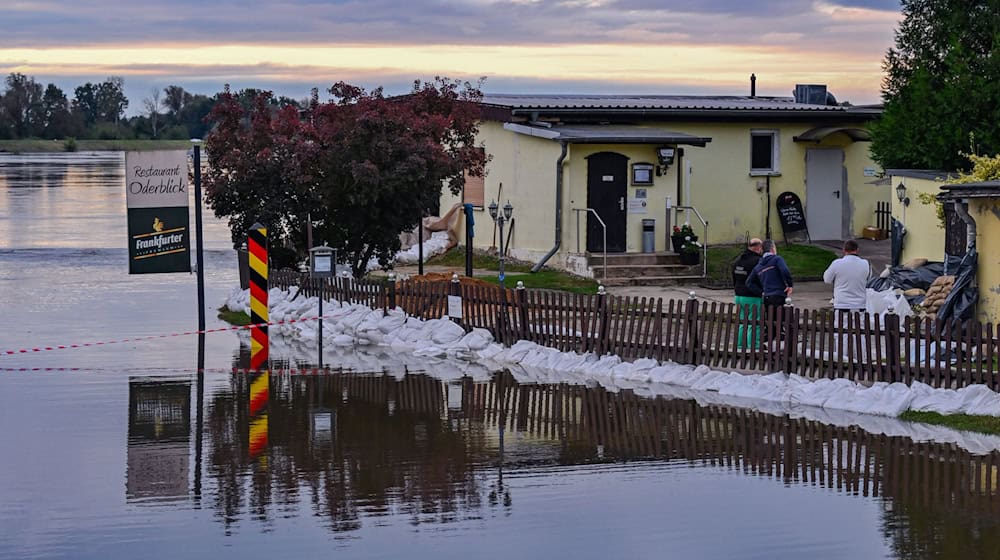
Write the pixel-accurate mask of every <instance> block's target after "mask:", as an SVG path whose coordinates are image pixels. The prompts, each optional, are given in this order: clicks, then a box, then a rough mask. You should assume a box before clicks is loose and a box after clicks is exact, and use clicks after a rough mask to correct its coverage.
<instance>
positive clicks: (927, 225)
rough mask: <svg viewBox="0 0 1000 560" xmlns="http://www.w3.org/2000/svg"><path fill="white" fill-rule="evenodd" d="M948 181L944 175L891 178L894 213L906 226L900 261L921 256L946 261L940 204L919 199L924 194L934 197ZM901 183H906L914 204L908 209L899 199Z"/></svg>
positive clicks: (908, 195)
mask: <svg viewBox="0 0 1000 560" xmlns="http://www.w3.org/2000/svg"><path fill="white" fill-rule="evenodd" d="M944 182H945V179H944V178H942V179H940V180H928V179H918V178H915V177H898V176H897V177H890V185H889V187H890V188H891V189H892V193H893V195H892V196H891V197H890V198H891V199H892V215H893V217H894V218H896V219H897V220H899V221H900V222H902V223H903V226H904V227H905V228H906V237H904V238H903V253H902V257H901V258H900V263H904V262H906V261H908V260H910V259H918V258H923V259H927V260H930V261H943V260H944V226H943V225H942V224H941V221H940V220H939V219H938V217H937V207H936V206H935V205H934V204H924V203H922V202H920V199H919V195H920V194H921V193H926V194H931V195H933V196H937V195H938V194H940V193H941V185H942V184H944ZM900 183H902V184H903V185H905V186H906V196H907V197H909V199H910V205H909V206H906V207H905V208H904V207H903V204H902V203H900V202H899V200H898V199H897V198H896V186H897V185H899V184H900Z"/></svg>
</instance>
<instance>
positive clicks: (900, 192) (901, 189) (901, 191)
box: [896, 183, 910, 206]
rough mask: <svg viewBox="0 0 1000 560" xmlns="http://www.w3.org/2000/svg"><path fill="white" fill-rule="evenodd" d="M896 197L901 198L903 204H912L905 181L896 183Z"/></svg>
mask: <svg viewBox="0 0 1000 560" xmlns="http://www.w3.org/2000/svg"><path fill="white" fill-rule="evenodd" d="M896 199H897V200H899V202H900V203H901V204H902V205H903V206H909V205H910V197H908V196H906V185H904V184H903V183H900V184H898V185H896Z"/></svg>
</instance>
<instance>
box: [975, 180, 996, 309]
mask: <svg viewBox="0 0 1000 560" xmlns="http://www.w3.org/2000/svg"><path fill="white" fill-rule="evenodd" d="M969 214H970V215H971V216H972V218H973V219H974V220H976V248H977V249H978V251H979V269H978V270H977V271H976V280H977V282H978V283H979V305H978V311H979V320H980V321H984V322H990V323H995V324H996V323H1000V200H998V199H995V198H992V199H972V200H970V201H969Z"/></svg>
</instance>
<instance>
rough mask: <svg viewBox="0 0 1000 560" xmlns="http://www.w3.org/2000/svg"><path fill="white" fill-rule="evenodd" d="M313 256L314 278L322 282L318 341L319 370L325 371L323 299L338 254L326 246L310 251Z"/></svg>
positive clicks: (311, 268)
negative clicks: (327, 280)
mask: <svg viewBox="0 0 1000 560" xmlns="http://www.w3.org/2000/svg"><path fill="white" fill-rule="evenodd" d="M309 253H310V254H311V255H312V266H311V267H309V268H310V270H311V271H312V277H313V278H317V279H319V281H320V285H319V326H318V328H317V330H318V333H319V334H318V336H317V340H318V341H319V364H318V365H319V369H321V370H322V369H323V299H324V298H325V297H326V279H327V278H332V277H333V273H334V270H335V269H336V267H337V252H336V251H335V250H333V249H331V248H330V247H328V246H326V245H325V244H324V245H322V246H320V247H313V248H312V249H309Z"/></svg>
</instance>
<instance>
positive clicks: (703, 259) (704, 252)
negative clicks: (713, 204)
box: [667, 206, 708, 278]
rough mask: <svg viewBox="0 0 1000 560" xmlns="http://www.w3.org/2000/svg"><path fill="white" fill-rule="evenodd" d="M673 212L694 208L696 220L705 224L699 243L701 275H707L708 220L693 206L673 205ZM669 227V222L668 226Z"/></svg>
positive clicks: (703, 276)
mask: <svg viewBox="0 0 1000 560" xmlns="http://www.w3.org/2000/svg"><path fill="white" fill-rule="evenodd" d="M673 208H674V211H675V212H678V213H679V212H682V211H684V210H694V215H695V216H698V221H699V222H701V224H702V225H703V226H705V237H704V241H703V242H702V244H701V277H702V278H706V277H708V222H707V221H706V220H705V218H703V217H701V212H699V211H698V209H697V208H695V207H694V206H674V207H673ZM667 227H669V224H668V226H667Z"/></svg>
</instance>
